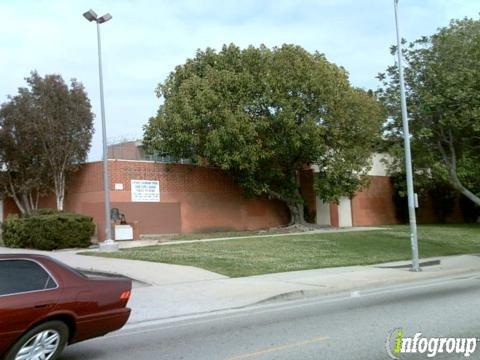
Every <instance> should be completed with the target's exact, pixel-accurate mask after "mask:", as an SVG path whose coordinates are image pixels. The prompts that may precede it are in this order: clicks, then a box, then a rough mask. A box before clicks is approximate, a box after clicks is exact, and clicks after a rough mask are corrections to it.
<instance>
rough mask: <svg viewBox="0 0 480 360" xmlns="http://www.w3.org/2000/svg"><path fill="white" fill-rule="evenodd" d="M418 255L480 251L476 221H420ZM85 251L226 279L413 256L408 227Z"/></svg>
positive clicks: (433, 255)
mask: <svg viewBox="0 0 480 360" xmlns="http://www.w3.org/2000/svg"><path fill="white" fill-rule="evenodd" d="M418 239H419V251H420V256H421V257H422V258H427V257H435V256H447V255H459V254H472V253H480V225H477V224H471V225H463V224H462V225H420V226H419V227H418ZM82 254H84V255H92V256H103V257H111V258H123V259H130V260H143V261H153V262H162V263H168V264H177V265H189V266H195V267H199V268H203V269H206V270H209V271H214V272H216V273H220V274H223V275H226V276H230V277H241V276H252V275H260V274H268V273H276V272H286V271H298V270H309V269H319V268H327V267H338V266H353V265H370V264H378V263H382V262H390V261H399V260H408V259H410V258H411V248H410V233H409V228H408V226H405V225H397V226H392V227H390V228H388V229H382V230H372V231H358V232H356V231H352V232H338V233H336V232H331V233H314V234H302V235H285V236H279V237H262V236H259V237H255V238H246V239H238V240H236V239H235V240H222V241H213V242H201V241H199V242H195V243H189V244H171V245H155V246H147V247H142V248H133V249H125V250H120V251H117V252H112V253H102V252H96V251H95V252H93V251H92V252H83V253H82Z"/></svg>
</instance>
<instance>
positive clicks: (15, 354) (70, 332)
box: [0, 254, 132, 360]
mask: <svg viewBox="0 0 480 360" xmlns="http://www.w3.org/2000/svg"><path fill="white" fill-rule="evenodd" d="M131 289H132V282H131V280H129V279H124V278H91V277H87V276H85V275H83V274H81V273H79V272H77V271H76V270H74V269H72V268H70V267H68V266H67V265H65V264H63V263H61V262H59V261H56V260H54V259H52V258H49V257H47V256H42V255H23V254H18V255H14V254H9V255H0V359H3V360H37V359H38V360H53V359H56V358H57V357H58V356H59V354H60V353H61V352H62V350H63V348H64V347H65V345H67V344H73V343H76V342H79V341H83V340H86V339H90V338H93V337H97V336H102V335H105V334H106V333H108V332H111V331H114V330H117V329H120V328H121V327H122V326H123V325H124V324H125V323H126V322H127V320H128V317H129V316H130V309H129V308H127V307H126V305H127V302H128V299H129V298H130V291H131Z"/></svg>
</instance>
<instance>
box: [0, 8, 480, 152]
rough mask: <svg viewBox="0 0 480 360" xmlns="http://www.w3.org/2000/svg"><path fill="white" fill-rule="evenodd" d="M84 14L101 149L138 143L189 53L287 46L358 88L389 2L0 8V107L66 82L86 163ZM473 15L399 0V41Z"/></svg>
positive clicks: (386, 61)
mask: <svg viewBox="0 0 480 360" xmlns="http://www.w3.org/2000/svg"><path fill="white" fill-rule="evenodd" d="M90 8H91V9H93V10H94V11H95V12H96V13H97V14H98V15H100V16H101V15H103V14H105V13H106V12H109V13H110V14H111V15H112V16H113V19H112V20H110V21H109V22H107V23H105V24H102V25H101V40H102V58H103V73H104V91H105V108H106V122H107V138H108V141H109V142H110V143H112V142H116V141H119V140H121V139H136V138H141V137H142V134H143V126H144V125H145V124H146V122H147V121H148V119H149V118H150V117H151V116H154V115H155V114H156V111H157V109H158V107H159V106H160V104H161V101H162V99H159V98H157V97H156V95H155V88H156V87H157V85H158V84H159V83H161V82H163V81H164V80H165V78H166V77H167V76H168V74H169V73H170V72H171V71H173V69H174V67H175V66H176V65H179V64H183V63H184V62H185V60H186V59H187V58H191V57H194V56H195V52H196V50H197V49H205V48H206V47H212V48H214V49H220V48H221V46H222V45H223V44H229V43H234V44H236V45H238V46H240V47H242V48H243V47H247V46H249V45H254V46H258V45H260V44H265V45H267V46H268V47H273V46H280V45H282V44H284V43H290V44H297V45H300V46H302V47H304V48H305V49H307V50H308V51H311V52H314V51H319V52H321V53H324V54H325V55H326V57H327V59H328V60H329V61H331V62H334V63H336V64H337V65H341V66H343V67H344V68H345V69H346V70H347V71H348V72H349V74H350V82H351V83H352V85H354V86H358V87H362V88H365V89H375V88H376V87H377V86H378V81H377V80H376V78H375V76H376V75H377V74H378V73H379V72H383V71H384V70H385V69H386V67H387V66H389V65H391V64H393V63H394V58H393V56H392V55H390V52H389V48H390V46H391V45H392V44H394V43H395V41H396V40H395V39H396V37H395V36H396V35H395V23H394V12H393V0H363V1H359V0H315V1H314V0H311V1H310V0H297V1H294V0H224V1H220V0H170V1H167V0H158V1H153V0H152V1H148V0H135V1H134V0H91V1H85V0H81V1H80V0H78V1H73V0H22V1H20V0H0V34H1V36H0V103H3V102H5V101H7V99H8V95H14V94H16V92H17V89H18V87H21V86H25V81H24V78H25V77H27V76H28V75H29V73H30V72H31V71H32V70H37V71H38V72H39V74H40V75H42V76H43V75H45V74H52V73H55V74H60V75H62V76H63V78H64V79H65V80H66V81H69V79H71V78H76V79H77V80H79V81H80V82H82V83H83V84H84V86H85V88H86V90H87V92H88V95H89V98H90V100H91V102H92V110H93V112H94V113H95V114H96V117H95V130H96V131H95V135H94V137H93V140H92V148H91V151H90V154H89V160H99V159H100V158H101V156H102V140H101V139H102V137H101V118H100V96H99V80H98V60H97V39H96V29H95V24H94V23H89V22H88V21H87V20H86V19H84V18H83V16H82V14H83V13H84V12H85V11H87V10H88V9H90ZM479 13H480V1H479V0H400V2H399V17H400V31H401V35H402V37H404V38H405V39H407V40H408V41H412V40H415V39H417V38H419V37H421V36H423V35H431V34H433V33H435V32H436V30H437V29H438V28H439V27H443V26H447V25H448V23H449V21H450V20H451V19H453V18H463V17H474V18H477V19H478V16H479Z"/></svg>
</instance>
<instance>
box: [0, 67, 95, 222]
mask: <svg viewBox="0 0 480 360" xmlns="http://www.w3.org/2000/svg"><path fill="white" fill-rule="evenodd" d="M26 81H27V84H28V87H26V88H20V89H19V91H18V94H17V95H15V96H13V97H10V98H9V100H8V101H7V102H5V103H4V104H2V105H1V107H0V163H1V164H2V166H3V171H2V174H1V178H0V185H1V186H2V188H3V191H4V192H5V193H6V194H7V195H9V196H11V197H12V198H13V199H14V200H15V202H16V203H17V206H18V207H19V209H20V210H21V211H22V213H29V212H31V211H32V210H34V209H35V208H36V207H37V206H38V198H39V196H41V195H45V194H46V193H48V192H51V191H53V192H54V193H55V195H56V200H57V208H58V209H60V210H62V209H63V200H64V197H65V184H66V181H67V177H68V176H69V175H70V174H71V173H72V172H74V171H75V170H76V169H77V168H78V166H79V165H80V164H81V163H82V162H84V161H85V159H86V157H87V154H88V150H89V149H90V142H91V138H92V135H93V131H94V129H93V114H92V112H91V106H90V100H89V99H88V97H87V94H86V92H85V90H84V88H83V85H82V84H81V83H79V82H77V81H76V80H75V79H73V80H71V82H70V86H68V85H67V84H66V83H65V82H64V80H63V79H62V77H61V76H60V75H46V76H45V77H43V78H42V77H41V76H39V75H38V74H37V73H36V72H32V73H31V76H30V77H29V78H27V79H26Z"/></svg>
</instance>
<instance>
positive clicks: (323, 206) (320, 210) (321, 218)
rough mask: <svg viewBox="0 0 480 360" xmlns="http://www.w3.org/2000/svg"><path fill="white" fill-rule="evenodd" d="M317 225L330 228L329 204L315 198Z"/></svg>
mask: <svg viewBox="0 0 480 360" xmlns="http://www.w3.org/2000/svg"><path fill="white" fill-rule="evenodd" d="M316 203H317V225H324V226H330V225H331V224H330V204H329V203H324V202H323V201H322V199H320V198H319V197H318V196H317V201H316Z"/></svg>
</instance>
